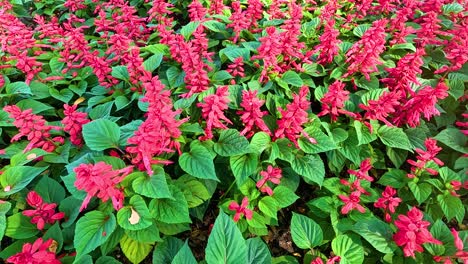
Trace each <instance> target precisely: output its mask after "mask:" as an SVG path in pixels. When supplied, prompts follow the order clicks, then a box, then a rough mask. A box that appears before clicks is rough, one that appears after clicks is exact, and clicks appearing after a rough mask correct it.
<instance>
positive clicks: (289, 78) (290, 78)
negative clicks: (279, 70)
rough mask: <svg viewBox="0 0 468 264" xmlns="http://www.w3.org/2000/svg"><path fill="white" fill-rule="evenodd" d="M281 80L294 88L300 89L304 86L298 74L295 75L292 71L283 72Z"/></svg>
mask: <svg viewBox="0 0 468 264" xmlns="http://www.w3.org/2000/svg"><path fill="white" fill-rule="evenodd" d="M281 80H283V81H284V82H285V83H287V84H290V85H292V86H296V87H301V86H302V85H304V82H303V81H302V79H301V77H300V76H299V74H297V73H296V72H294V71H287V72H285V73H284V74H283V76H281Z"/></svg>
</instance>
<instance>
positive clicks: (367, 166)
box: [348, 158, 374, 182]
mask: <svg viewBox="0 0 468 264" xmlns="http://www.w3.org/2000/svg"><path fill="white" fill-rule="evenodd" d="M371 169H372V164H371V159H370V158H367V159H365V160H363V161H362V162H361V166H360V168H359V170H358V171H355V170H348V173H349V174H352V175H356V177H357V178H358V179H360V180H367V181H370V182H372V181H373V180H374V178H372V177H371V176H369V171H370V170H371Z"/></svg>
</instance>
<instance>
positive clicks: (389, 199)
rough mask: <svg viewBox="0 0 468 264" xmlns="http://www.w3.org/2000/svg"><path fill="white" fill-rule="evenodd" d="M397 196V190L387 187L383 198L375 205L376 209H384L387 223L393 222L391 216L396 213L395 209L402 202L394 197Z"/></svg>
mask: <svg viewBox="0 0 468 264" xmlns="http://www.w3.org/2000/svg"><path fill="white" fill-rule="evenodd" d="M395 195H396V190H395V189H393V188H392V187H390V186H386V187H385V190H384V192H383V193H382V197H380V198H379V199H378V200H377V201H376V202H375V203H374V206H375V207H376V208H382V209H383V210H384V212H385V221H387V222H391V221H392V217H391V214H394V213H395V209H396V208H397V207H398V205H399V204H400V203H401V201H402V200H401V199H400V198H399V197H394V196H395ZM390 213H391V214H390Z"/></svg>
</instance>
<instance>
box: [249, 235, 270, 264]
mask: <svg viewBox="0 0 468 264" xmlns="http://www.w3.org/2000/svg"><path fill="white" fill-rule="evenodd" d="M246 243H247V249H248V251H247V263H249V264H258V263H271V253H270V250H269V249H268V246H267V245H266V244H265V242H263V240H262V239H261V238H260V237H255V238H249V239H247V241H246Z"/></svg>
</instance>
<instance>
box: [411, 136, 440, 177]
mask: <svg viewBox="0 0 468 264" xmlns="http://www.w3.org/2000/svg"><path fill="white" fill-rule="evenodd" d="M424 145H425V146H426V150H422V149H420V148H416V149H415V151H416V153H418V156H417V157H416V160H410V159H409V160H408V161H407V162H408V163H409V164H410V165H411V166H412V167H411V173H408V177H409V178H415V177H417V176H419V175H420V174H421V173H422V172H423V171H427V172H428V173H429V174H431V175H437V174H438V172H437V170H435V169H432V168H429V167H427V163H428V162H430V161H433V162H434V163H436V164H437V165H439V166H442V165H444V163H443V162H442V161H441V160H440V159H438V158H436V156H437V154H438V153H439V151H441V150H442V148H441V147H438V146H437V140H435V139H433V138H428V139H426V140H425V141H424Z"/></svg>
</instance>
